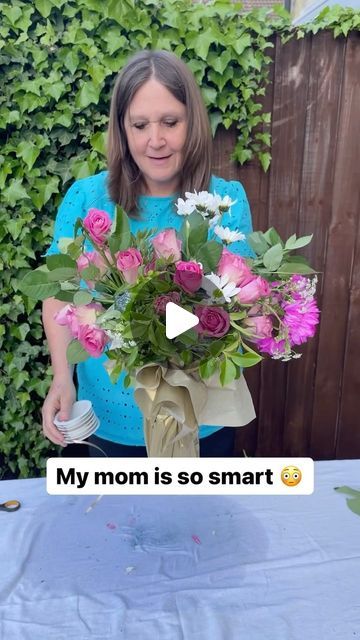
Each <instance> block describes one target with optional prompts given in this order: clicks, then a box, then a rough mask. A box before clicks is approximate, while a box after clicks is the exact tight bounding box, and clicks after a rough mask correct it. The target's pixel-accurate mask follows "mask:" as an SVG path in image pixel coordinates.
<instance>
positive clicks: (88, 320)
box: [54, 302, 103, 338]
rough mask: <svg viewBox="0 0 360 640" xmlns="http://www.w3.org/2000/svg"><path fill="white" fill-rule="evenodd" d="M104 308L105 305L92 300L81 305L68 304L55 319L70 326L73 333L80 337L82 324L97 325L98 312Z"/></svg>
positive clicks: (75, 336)
mask: <svg viewBox="0 0 360 640" xmlns="http://www.w3.org/2000/svg"><path fill="white" fill-rule="evenodd" d="M102 310H103V307H102V306H101V304H99V303H98V302H91V303H90V304H86V305H81V306H79V307H75V306H74V305H72V304H67V305H66V306H65V307H63V308H62V309H60V311H58V312H57V313H56V314H55V316H54V319H55V320H56V322H57V323H58V324H60V325H63V326H68V327H69V329H70V331H71V335H72V336H73V337H74V338H78V337H79V331H80V327H81V325H85V324H86V325H95V322H96V313H97V312H98V311H102Z"/></svg>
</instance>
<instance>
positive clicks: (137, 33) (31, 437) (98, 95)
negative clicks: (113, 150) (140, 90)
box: [0, 0, 359, 477]
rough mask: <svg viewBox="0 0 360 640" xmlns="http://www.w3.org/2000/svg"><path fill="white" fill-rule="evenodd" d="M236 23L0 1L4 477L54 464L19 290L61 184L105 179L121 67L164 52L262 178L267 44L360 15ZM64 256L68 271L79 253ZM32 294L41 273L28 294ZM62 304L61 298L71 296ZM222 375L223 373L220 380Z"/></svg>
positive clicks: (38, 363)
mask: <svg viewBox="0 0 360 640" xmlns="http://www.w3.org/2000/svg"><path fill="white" fill-rule="evenodd" d="M239 11H240V10H239V5H236V4H232V3H230V2H229V3H224V2H222V1H221V0H216V1H215V2H212V3H208V4H205V5H204V4H202V3H201V4H193V3H192V2H191V1H190V0H166V1H165V0H164V1H156V0H154V1H152V0H136V2H134V1H133V0H123V1H121V2H116V1H110V2H105V3H104V2H100V1H99V0H74V1H69V0H58V1H57V2H54V1H53V0H34V2H33V3H28V2H25V1H21V0H0V64H1V72H2V78H3V83H2V93H1V98H0V143H1V155H0V189H1V192H2V209H1V211H0V271H1V290H2V294H3V300H4V301H5V302H2V304H1V307H0V311H1V317H2V319H3V321H2V323H1V326H0V342H1V349H2V355H1V373H2V375H1V381H0V398H1V399H2V400H3V402H2V409H1V429H0V451H1V456H2V459H1V460H0V464H1V468H2V473H3V474H5V472H6V471H10V472H12V473H14V474H15V475H20V476H22V477H26V476H29V475H37V474H39V473H42V472H43V470H44V464H45V459H46V457H47V456H48V455H49V453H52V452H53V448H51V447H50V446H49V445H48V444H46V443H45V441H44V440H43V438H42V436H40V435H39V432H40V407H41V404H42V401H43V398H44V396H45V394H46V390H47V388H48V385H49V381H50V374H49V368H48V363H47V355H46V347H45V345H44V339H43V333H42V328H41V322H40V307H39V305H38V304H36V303H34V302H33V301H32V300H31V299H30V298H26V297H25V301H24V299H23V296H21V295H20V290H19V284H18V281H19V280H20V279H21V277H22V275H24V274H23V270H26V269H29V268H30V269H31V270H33V269H35V268H36V267H37V265H38V259H39V256H40V255H41V254H42V253H43V252H44V249H45V247H46V246H47V245H48V244H49V242H50V237H51V232H52V221H53V218H54V215H55V212H56V209H57V207H58V205H59V203H60V200H61V198H62V195H63V193H64V191H65V190H66V189H67V188H68V187H69V185H70V182H71V181H72V180H73V179H74V178H75V179H77V178H81V177H85V176H88V175H90V174H93V173H96V172H97V171H100V170H102V169H104V168H105V158H104V149H105V137H106V136H105V132H106V126H107V122H108V110H109V100H110V95H111V91H112V87H113V84H114V80H115V75H116V73H117V72H118V71H119V70H120V69H121V67H122V66H123V65H124V63H125V62H126V60H127V58H128V57H129V55H130V54H132V53H134V52H135V51H137V50H139V49H143V48H162V49H168V50H172V51H174V52H175V53H176V54H177V55H179V56H182V57H183V59H184V60H185V61H186V62H187V63H188V64H189V66H190V68H191V69H192V70H193V72H194V74H195V76H196V79H197V81H198V83H199V84H200V86H201V89H202V92H203V96H204V99H205V102H206V105H207V107H208V109H209V114H210V119H211V125H212V129H213V132H214V133H215V131H216V129H217V127H218V126H219V125H220V124H222V125H223V126H224V127H225V128H229V127H231V126H235V127H236V130H237V133H238V140H237V143H236V147H235V149H234V152H233V157H234V158H235V159H236V160H237V161H239V162H241V163H243V162H246V161H247V160H250V159H251V158H253V157H258V159H259V161H260V162H261V164H262V166H263V168H264V170H267V168H268V166H269V163H270V148H269V147H270V133H269V125H270V114H269V113H265V112H263V110H262V106H261V97H262V95H263V94H264V90H265V85H266V81H267V74H268V69H269V62H270V57H269V55H268V53H269V50H270V48H271V47H273V39H274V34H275V33H280V34H281V35H282V38H283V39H284V40H285V39H288V38H289V37H291V36H293V35H295V36H296V35H297V37H302V36H303V35H304V34H305V33H316V31H318V30H319V29H332V30H333V32H334V36H338V35H347V33H349V31H350V30H351V29H359V12H352V11H351V10H349V9H336V8H332V9H329V10H326V9H325V10H324V11H323V12H322V13H321V15H320V17H319V20H318V21H315V22H314V23H312V24H310V25H305V26H302V27H301V28H298V29H295V30H291V28H290V21H289V16H288V14H286V12H284V10H283V9H280V10H279V9H277V10H276V12H275V14H274V15H273V16H272V17H271V16H269V13H268V12H267V10H266V9H259V10H254V11H252V12H250V13H240V12H239ZM80 242H81V240H80ZM71 247H72V250H71V252H70V253H71V257H72V258H73V259H76V257H77V256H78V255H79V253H80V245H78V244H77V242H76V241H75V242H72V245H71ZM215 258H216V257H212V258H211V257H210V259H215ZM59 268H61V269H62V268H65V269H66V268H71V267H69V266H63V265H62V266H61V267H59ZM53 275H54V277H55V278H56V277H57V276H58V274H56V273H54V274H53ZM41 281H42V277H41V274H40V272H39V282H38V286H39V287H41ZM49 286H51V287H56V282H54V284H53V285H49ZM47 294H48V295H49V290H47ZM62 296H63V299H64V300H66V299H70V300H71V299H72V298H71V296H72V294H71V291H70V292H69V291H62ZM228 371H231V365H230V368H228V370H227V371H225V372H224V376H225V377H227V376H228V375H229V374H228ZM1 456H0V457H1Z"/></svg>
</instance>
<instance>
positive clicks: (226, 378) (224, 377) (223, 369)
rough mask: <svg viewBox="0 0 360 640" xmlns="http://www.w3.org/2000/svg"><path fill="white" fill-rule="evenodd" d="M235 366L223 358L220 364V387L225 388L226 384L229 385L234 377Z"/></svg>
mask: <svg viewBox="0 0 360 640" xmlns="http://www.w3.org/2000/svg"><path fill="white" fill-rule="evenodd" d="M236 373H237V371H236V366H235V365H234V363H233V362H232V361H231V360H229V359H228V358H225V360H223V361H222V362H221V364H220V384H221V386H222V387H225V386H226V385H227V384H230V382H232V381H233V380H235V377H236Z"/></svg>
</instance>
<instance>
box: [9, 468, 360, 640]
mask: <svg viewBox="0 0 360 640" xmlns="http://www.w3.org/2000/svg"><path fill="white" fill-rule="evenodd" d="M344 484H346V485H349V486H351V487H353V488H360V460H349V461H324V462H318V463H316V465H315V492H314V494H313V495H310V496H296V497H292V496H290V497H288V496H266V497H265V496H235V497H234V496H233V497H228V496H225V497H224V496H222V497H221V496H207V497H201V496H192V497H186V498H185V497H181V496H169V497H167V496H150V497H146V498H145V497H143V496H136V497H129V496H104V497H103V498H102V500H100V502H98V504H97V505H96V507H95V508H94V509H93V510H92V511H90V513H87V514H86V513H85V512H86V508H87V507H88V506H89V504H90V503H91V502H92V500H93V498H92V497H91V496H50V495H47V493H46V489H45V480H44V479H33V480H12V481H2V482H0V498H1V500H0V501H4V500H8V499H11V498H17V499H19V500H21V502H22V507H21V509H20V510H19V511H17V512H16V513H12V514H9V513H4V512H0V540H1V557H0V638H1V640H65V639H66V640H71V639H74V640H75V638H76V640H85V639H86V640H87V639H89V638H92V639H93V640H105V639H107V640H115V639H116V640H118V639H120V640H122V639H126V640H158V639H160V640H240V639H242V638H244V640H313V639H316V640H322V639H324V640H325V639H326V640H335V639H336V640H356V638H357V637H359V638H360V588H359V575H360V517H359V516H357V515H356V514H354V513H352V512H351V511H350V509H349V508H348V507H347V505H346V496H344V495H342V494H338V493H337V492H335V491H334V489H333V488H334V487H335V486H340V485H344Z"/></svg>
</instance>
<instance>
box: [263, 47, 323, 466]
mask: <svg viewBox="0 0 360 640" xmlns="http://www.w3.org/2000/svg"><path fill="white" fill-rule="evenodd" d="M309 56H310V42H309V40H308V39H306V40H304V41H302V42H300V41H297V40H291V41H289V42H288V43H287V44H285V45H282V44H281V43H280V41H279V40H277V42H276V56H275V75H274V105H273V121H272V139H273V143H272V163H271V167H270V190H269V218H268V225H269V226H274V227H275V228H276V229H277V230H278V231H279V233H280V235H281V236H283V237H285V238H286V237H288V236H290V235H291V234H292V233H294V231H295V229H296V225H297V210H298V193H299V187H298V185H299V183H300V178H301V172H302V162H303V142H304V133H303V132H304V124H305V117H306V99H307V88H308V78H309ZM287 368H288V367H287V365H285V364H284V363H280V362H275V361H270V360H267V361H265V362H263V364H262V366H261V369H262V371H261V395H260V406H259V442H258V447H257V452H258V454H259V455H268V456H272V455H281V454H282V452H283V429H284V412H285V400H286V385H287Z"/></svg>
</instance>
